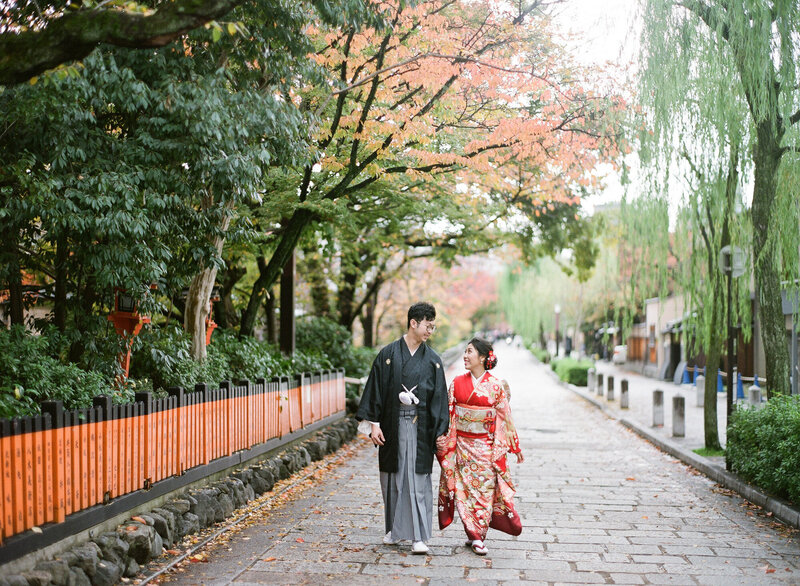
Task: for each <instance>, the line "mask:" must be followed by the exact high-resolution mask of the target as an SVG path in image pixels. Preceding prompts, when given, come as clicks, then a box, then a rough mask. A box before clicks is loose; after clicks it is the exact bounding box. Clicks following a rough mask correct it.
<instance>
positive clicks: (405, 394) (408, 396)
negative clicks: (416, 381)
mask: <svg viewBox="0 0 800 586" xmlns="http://www.w3.org/2000/svg"><path fill="white" fill-rule="evenodd" d="M400 386H401V387H403V390H402V391H401V392H400V394H399V395H398V396H399V397H400V402H401V403H402V404H403V405H411V404H414V405H418V404H419V398H418V397H417V396H416V395H415V394H414V389H416V388H417V387H418V386H419V385H414V386H413V387H411V388H410V389H407V388H406V386H405V385H400Z"/></svg>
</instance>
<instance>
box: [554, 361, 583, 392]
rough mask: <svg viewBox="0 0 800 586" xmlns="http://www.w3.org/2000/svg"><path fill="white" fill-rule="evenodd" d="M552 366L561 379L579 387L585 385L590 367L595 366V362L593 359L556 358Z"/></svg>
mask: <svg viewBox="0 0 800 586" xmlns="http://www.w3.org/2000/svg"><path fill="white" fill-rule="evenodd" d="M550 366H551V368H552V369H553V370H554V371H555V372H556V374H557V375H558V378H560V379H561V380H563V381H565V382H568V383H570V384H573V385H576V386H579V387H585V386H586V383H587V380H588V378H589V374H588V373H589V369H590V368H592V367H593V366H594V362H592V361H591V360H575V359H574V358H554V359H553V360H552V361H551V363H550Z"/></svg>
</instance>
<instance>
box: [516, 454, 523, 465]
mask: <svg viewBox="0 0 800 586" xmlns="http://www.w3.org/2000/svg"><path fill="white" fill-rule="evenodd" d="M524 461H525V456H523V455H522V452H517V464H522V463H523V462H524Z"/></svg>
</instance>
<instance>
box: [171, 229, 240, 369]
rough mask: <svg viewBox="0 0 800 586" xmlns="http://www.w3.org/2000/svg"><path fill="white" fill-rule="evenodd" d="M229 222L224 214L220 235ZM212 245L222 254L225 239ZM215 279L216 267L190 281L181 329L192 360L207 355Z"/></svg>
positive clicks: (218, 240)
mask: <svg viewBox="0 0 800 586" xmlns="http://www.w3.org/2000/svg"><path fill="white" fill-rule="evenodd" d="M230 221H231V219H230V216H229V215H227V214H225V215H224V216H223V219H222V221H221V225H220V230H221V232H222V233H225V231H226V230H227V229H228V226H229V225H230ZM213 243H214V248H216V249H217V254H222V247H223V246H224V245H225V238H224V237H222V236H215V237H214V242H213ZM216 278H217V269H216V267H213V268H206V269H203V270H202V271H200V273H199V274H197V275H195V277H194V279H192V283H191V285H189V293H188V294H187V295H186V309H185V311H184V314H183V329H184V330H185V331H186V333H188V334H189V335H190V336H191V338H192V358H193V359H194V360H197V361H203V360H205V358H206V355H207V353H206V318H207V317H208V314H209V312H210V310H211V307H210V306H211V302H210V299H211V291H212V289H213V288H214V281H215V280H216Z"/></svg>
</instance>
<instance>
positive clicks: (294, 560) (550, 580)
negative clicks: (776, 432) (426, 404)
mask: <svg viewBox="0 0 800 586" xmlns="http://www.w3.org/2000/svg"><path fill="white" fill-rule="evenodd" d="M496 351H497V354H498V356H499V359H500V365H499V366H498V368H497V371H496V374H497V375H498V376H500V377H503V378H506V379H507V380H508V381H509V383H510V384H511V389H512V400H511V405H512V409H513V412H514V417H515V421H516V424H517V427H518V429H519V431H520V435H521V440H522V444H523V450H524V452H525V455H526V461H525V462H524V463H523V464H516V462H513V463H510V468H511V472H512V476H513V477H514V479H515V481H516V483H517V508H518V511H519V512H520V514H521V515H522V517H523V525H524V530H523V533H522V535H520V536H519V537H511V536H508V535H505V534H502V533H499V532H496V531H494V530H490V532H489V537H488V539H487V546H488V547H489V555H487V556H486V557H478V556H476V555H474V554H473V553H472V552H471V551H469V550H468V549H467V548H465V547H464V533H463V530H462V528H461V525H460V522H459V521H458V520H456V522H455V523H454V524H453V525H452V526H450V527H449V528H447V529H446V530H445V531H438V530H437V531H434V536H433V539H432V540H431V542H430V546H431V553H430V555H424V556H415V555H411V554H410V551H409V549H410V548H409V545H408V544H404V545H398V546H387V545H383V544H382V543H381V538H382V534H383V516H382V515H383V511H382V504H381V498H380V490H379V483H378V471H377V454H376V452H375V450H374V449H373V448H372V447H371V445H370V444H368V443H367V442H366V441H363V440H362V441H361V442H360V444H359V445H357V446H356V447H355V448H353V449H351V450H350V452H349V453H350V454H351V456H350V457H349V460H348V461H347V462H346V463H344V464H343V465H341V466H338V467H335V468H333V469H332V470H331V472H330V473H328V474H327V475H326V477H325V478H324V479H323V480H321V481H320V482H319V483H318V484H316V485H314V486H311V487H309V488H307V489H305V490H304V491H302V493H301V494H300V495H299V496H298V497H297V498H296V499H294V500H292V501H291V502H288V503H286V504H284V505H282V506H281V507H278V508H277V509H275V510H273V511H272V512H271V513H270V514H269V515H268V516H266V517H265V518H264V520H263V522H261V523H259V524H253V525H250V526H248V527H246V528H244V529H242V530H240V531H237V532H236V533H235V534H233V535H230V536H229V537H228V538H227V540H226V541H225V542H224V543H223V544H221V545H218V546H217V547H215V548H212V549H210V550H208V551H207V552H206V554H205V555H206V557H207V559H208V560H209V563H197V564H189V566H188V567H185V568H184V571H183V572H182V573H180V574H176V575H175V576H174V577H173V578H171V582H172V583H179V584H201V583H202V584H231V583H234V584H237V585H243V584H326V583H345V584H377V583H381V582H384V583H389V584H419V583H423V584H454V583H458V582H462V581H467V582H470V583H480V584H500V583H505V582H508V583H511V582H518V581H529V582H532V583H538V584H554V583H555V584H561V583H571V584H575V583H577V584H722V585H726V586H727V585H730V584H787V583H788V584H800V544H799V543H798V536H797V535H796V534H795V533H794V532H792V531H789V530H788V529H786V528H785V527H784V526H783V525H780V524H779V523H776V522H773V521H772V520H771V519H770V518H769V517H767V516H764V515H763V514H761V513H760V512H759V511H758V510H755V508H754V507H753V506H752V505H750V506H748V503H746V502H744V501H743V500H742V499H740V498H739V497H738V496H736V495H734V494H732V493H730V492H729V491H727V490H724V489H721V488H719V487H717V486H716V485H715V484H714V483H712V482H711V481H709V480H708V479H707V478H706V477H704V476H702V475H699V474H698V473H697V472H695V471H694V470H692V469H690V468H688V467H686V466H685V465H683V464H682V463H680V462H678V461H677V460H675V459H674V458H672V457H670V456H667V455H665V454H664V453H662V452H660V451H658V450H657V449H656V448H655V447H653V446H652V445H651V444H649V443H647V442H646V441H644V440H642V439H641V438H640V437H638V436H637V435H635V434H634V433H632V432H631V431H629V430H627V429H626V428H624V427H623V426H621V425H620V424H619V423H618V422H616V421H613V420H611V419H609V418H608V417H606V416H605V415H604V414H603V413H602V412H601V411H599V410H598V409H596V408H595V407H593V406H591V405H590V404H588V403H587V402H586V401H585V400H584V399H582V398H580V397H578V396H576V395H575V394H573V393H572V392H570V391H569V390H567V389H565V388H563V387H561V386H560V385H558V384H556V383H555V382H554V381H553V380H552V378H551V377H550V376H549V375H548V373H547V371H546V367H545V366H541V365H537V364H534V362H533V360H532V359H531V357H530V355H529V354H528V353H527V352H525V351H523V350H518V349H512V348H508V347H505V346H500V347H499V348H497V349H496ZM510 460H514V458H511V459H510ZM438 475H439V474H438V467H436V466H434V481H435V482H438Z"/></svg>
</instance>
